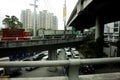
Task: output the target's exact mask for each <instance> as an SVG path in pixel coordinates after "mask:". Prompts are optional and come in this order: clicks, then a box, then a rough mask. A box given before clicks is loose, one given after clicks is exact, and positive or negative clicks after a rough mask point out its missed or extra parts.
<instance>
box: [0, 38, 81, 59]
mask: <svg viewBox="0 0 120 80" xmlns="http://www.w3.org/2000/svg"><path fill="white" fill-rule="evenodd" d="M81 43H83V38H71V39H67V38H66V39H43V40H40V39H37V40H24V41H6V42H4V41H1V42H0V57H4V56H9V55H14V54H21V53H34V52H40V51H45V50H50V51H54V50H57V49H59V48H64V47H73V46H77V45H80V44H81ZM51 54H52V53H51Z"/></svg>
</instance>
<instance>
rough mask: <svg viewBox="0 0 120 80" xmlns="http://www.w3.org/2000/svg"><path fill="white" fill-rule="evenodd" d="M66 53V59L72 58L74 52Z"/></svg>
mask: <svg viewBox="0 0 120 80" xmlns="http://www.w3.org/2000/svg"><path fill="white" fill-rule="evenodd" d="M65 53H66V59H69V58H72V53H71V52H69V51H67V52H65Z"/></svg>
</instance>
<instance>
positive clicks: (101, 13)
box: [67, 0, 120, 30]
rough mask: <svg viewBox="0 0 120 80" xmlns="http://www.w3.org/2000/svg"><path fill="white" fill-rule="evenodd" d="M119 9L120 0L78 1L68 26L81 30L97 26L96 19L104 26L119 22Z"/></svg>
mask: <svg viewBox="0 0 120 80" xmlns="http://www.w3.org/2000/svg"><path fill="white" fill-rule="evenodd" d="M119 9H120V4H119V0H78V2H77V4H76V6H75V8H74V10H73V12H72V14H71V16H70V17H69V20H68V22H67V25H68V26H73V27H75V28H76V29H79V30H80V29H85V28H90V27H93V26H95V25H96V23H95V22H96V17H99V18H100V19H101V21H102V22H103V23H104V24H106V23H110V22H114V21H118V20H120V11H119Z"/></svg>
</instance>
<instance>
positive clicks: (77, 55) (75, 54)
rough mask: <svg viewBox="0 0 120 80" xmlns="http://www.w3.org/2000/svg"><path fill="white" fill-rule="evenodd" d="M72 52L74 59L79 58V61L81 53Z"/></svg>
mask: <svg viewBox="0 0 120 80" xmlns="http://www.w3.org/2000/svg"><path fill="white" fill-rule="evenodd" d="M71 52H72V54H73V58H77V59H78V58H80V55H79V54H80V53H79V52H78V51H77V50H72V51H71Z"/></svg>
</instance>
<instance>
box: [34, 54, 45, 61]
mask: <svg viewBox="0 0 120 80" xmlns="http://www.w3.org/2000/svg"><path fill="white" fill-rule="evenodd" d="M44 56H46V55H45V54H43V53H38V54H36V55H34V56H33V57H32V58H33V60H34V61H37V60H41V59H42V58H43V57H44Z"/></svg>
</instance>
